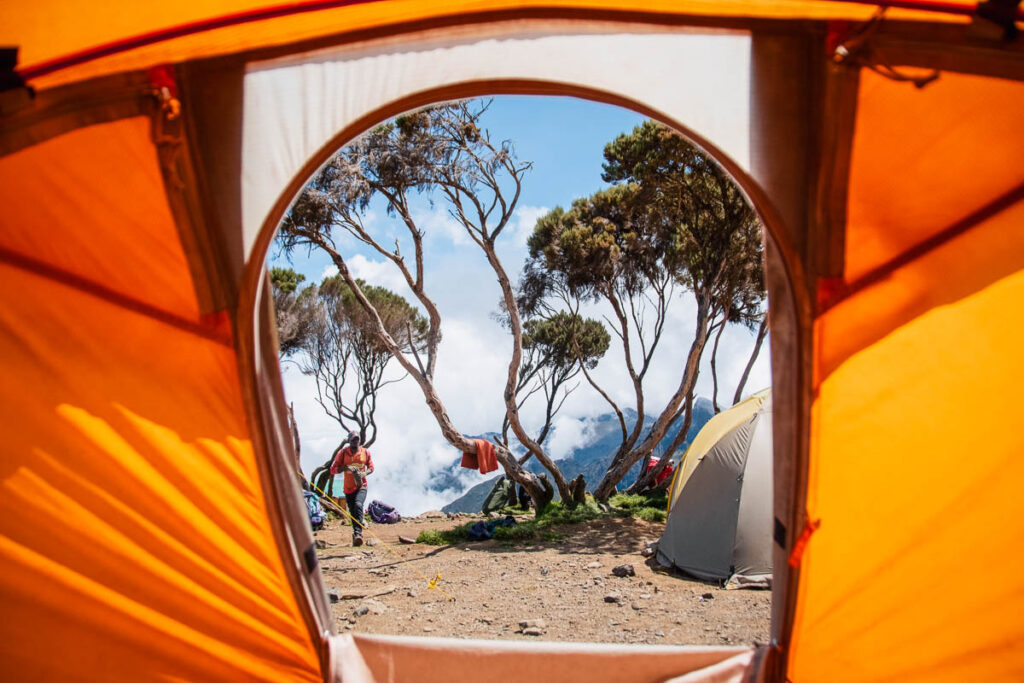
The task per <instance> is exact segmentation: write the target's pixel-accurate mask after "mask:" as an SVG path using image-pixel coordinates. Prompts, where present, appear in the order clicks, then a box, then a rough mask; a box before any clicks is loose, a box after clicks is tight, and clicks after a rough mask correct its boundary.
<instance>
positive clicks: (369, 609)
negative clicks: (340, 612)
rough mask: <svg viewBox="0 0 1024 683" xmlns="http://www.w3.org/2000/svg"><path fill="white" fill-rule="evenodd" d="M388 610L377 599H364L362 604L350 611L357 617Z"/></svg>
mask: <svg viewBox="0 0 1024 683" xmlns="http://www.w3.org/2000/svg"><path fill="white" fill-rule="evenodd" d="M387 611H388V608H387V607H385V606H384V603H382V602H380V601H379V600H373V599H370V600H364V601H363V604H361V605H360V606H359V607H357V608H356V609H355V610H353V611H352V614H354V615H356V616H357V617H361V616H364V615H366V614H384V613H385V612H387Z"/></svg>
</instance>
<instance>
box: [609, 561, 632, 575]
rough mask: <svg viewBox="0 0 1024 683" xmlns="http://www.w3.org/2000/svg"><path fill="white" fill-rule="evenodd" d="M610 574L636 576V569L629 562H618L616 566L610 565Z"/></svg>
mask: <svg viewBox="0 0 1024 683" xmlns="http://www.w3.org/2000/svg"><path fill="white" fill-rule="evenodd" d="M612 574H614V575H615V576H618V577H626V576H636V570H635V569H633V565H631V564H620V565H619V566H618V567H612Z"/></svg>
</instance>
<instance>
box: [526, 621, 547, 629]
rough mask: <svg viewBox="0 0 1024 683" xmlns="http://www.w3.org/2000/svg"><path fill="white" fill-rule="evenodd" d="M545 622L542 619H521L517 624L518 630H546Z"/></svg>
mask: <svg viewBox="0 0 1024 683" xmlns="http://www.w3.org/2000/svg"><path fill="white" fill-rule="evenodd" d="M547 627H548V625H547V622H545V621H544V620H543V619H523V620H522V621H520V622H519V628H522V629H527V628H547Z"/></svg>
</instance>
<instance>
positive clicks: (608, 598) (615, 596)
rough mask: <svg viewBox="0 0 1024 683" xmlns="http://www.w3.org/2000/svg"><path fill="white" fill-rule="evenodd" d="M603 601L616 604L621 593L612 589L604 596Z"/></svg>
mask: <svg viewBox="0 0 1024 683" xmlns="http://www.w3.org/2000/svg"><path fill="white" fill-rule="evenodd" d="M604 601H605V602H611V603H615V604H618V603H620V602H622V595H621V594H619V593H618V592H616V591H612V592H611V593H609V594H608V595H606V596H604Z"/></svg>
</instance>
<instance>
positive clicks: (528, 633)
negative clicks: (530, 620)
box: [523, 627, 544, 636]
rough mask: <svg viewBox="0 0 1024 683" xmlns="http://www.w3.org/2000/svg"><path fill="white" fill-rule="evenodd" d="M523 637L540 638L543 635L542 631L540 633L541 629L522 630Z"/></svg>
mask: <svg viewBox="0 0 1024 683" xmlns="http://www.w3.org/2000/svg"><path fill="white" fill-rule="evenodd" d="M523 635H524V636H542V635H544V631H542V630H541V629H539V628H536V627H530V628H524V629H523Z"/></svg>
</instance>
